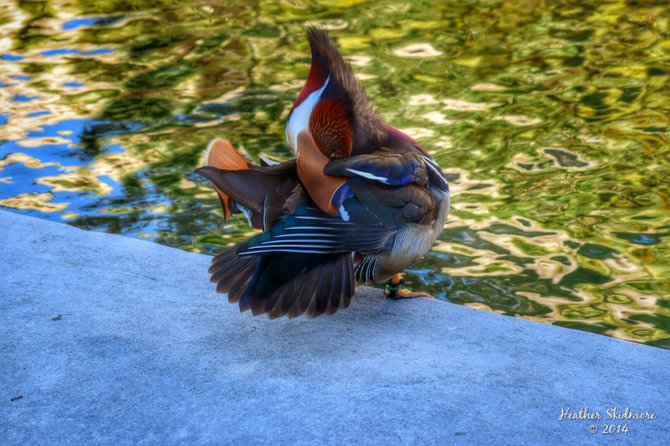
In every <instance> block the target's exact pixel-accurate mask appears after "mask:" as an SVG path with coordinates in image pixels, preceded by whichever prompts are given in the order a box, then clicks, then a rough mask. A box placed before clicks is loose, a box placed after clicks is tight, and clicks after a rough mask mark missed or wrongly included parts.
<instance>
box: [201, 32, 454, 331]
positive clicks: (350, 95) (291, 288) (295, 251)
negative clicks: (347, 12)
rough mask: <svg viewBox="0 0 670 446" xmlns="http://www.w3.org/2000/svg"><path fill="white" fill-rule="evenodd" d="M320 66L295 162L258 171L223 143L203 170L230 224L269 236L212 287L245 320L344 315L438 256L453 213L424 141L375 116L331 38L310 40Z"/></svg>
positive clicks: (300, 116) (305, 95)
mask: <svg viewBox="0 0 670 446" xmlns="http://www.w3.org/2000/svg"><path fill="white" fill-rule="evenodd" d="M307 38H308V41H309V44H310V47H311V51H312V64H311V68H310V72H309V76H308V78H307V82H306V83H305V85H304V87H303V88H302V90H301V92H300V94H299V95H298V98H297V99H296V101H295V104H294V105H293V108H292V110H291V113H290V115H289V118H288V120H287V123H286V140H287V142H288V144H289V145H290V147H291V148H292V150H293V151H294V153H295V155H296V156H295V159H293V160H290V161H286V162H283V163H274V162H270V161H268V160H261V164H260V165H255V164H252V163H251V162H249V161H248V160H247V159H246V158H244V157H243V156H242V155H240V154H239V153H238V152H237V151H236V150H235V149H234V148H233V146H232V145H231V144H230V143H229V142H228V141H226V140H223V139H215V140H214V141H212V143H210V146H209V148H208V151H207V155H206V166H205V167H201V168H199V169H198V170H197V172H198V173H200V174H201V175H203V176H204V177H206V178H208V179H209V180H210V181H211V182H212V184H213V185H214V188H215V189H216V191H217V193H218V195H219V198H220V200H221V205H222V206H223V209H224V216H225V218H228V217H229V216H230V215H231V214H233V213H242V214H244V215H245V216H246V217H247V219H248V220H249V224H250V225H251V226H253V227H254V228H257V229H260V230H262V231H263V232H262V233H261V234H258V235H256V236H254V237H251V238H250V239H248V240H246V241H244V242H242V243H239V244H238V245H235V246H233V247H231V248H228V249H227V250H226V251H224V252H222V253H221V254H219V255H217V256H215V257H214V258H213V260H212V266H211V267H210V270H209V271H210V273H211V274H212V276H211V280H212V282H215V283H216V284H217V291H218V292H221V293H227V294H228V299H229V300H230V302H239V306H240V310H241V311H245V310H251V311H252V313H253V314H254V315H258V314H268V316H269V317H270V318H276V317H281V316H289V317H295V316H298V315H301V314H303V313H307V315H309V316H312V317H313V316H318V315H321V314H324V313H326V314H332V313H334V312H336V311H337V310H338V309H341V308H346V307H347V306H349V303H350V302H351V298H352V297H353V295H354V290H355V285H356V284H360V283H372V282H379V281H384V280H389V283H388V285H387V295H389V296H390V297H413V296H417V295H423V293H411V292H409V291H407V290H404V289H402V287H401V286H400V284H401V280H402V279H401V275H400V273H401V272H402V271H403V270H405V269H406V268H408V267H410V266H411V265H412V264H414V263H415V262H416V261H418V260H419V259H420V258H421V257H422V256H423V255H424V254H426V252H428V250H429V249H430V247H431V246H432V245H433V243H434V242H435V240H436V239H437V237H438V236H439V234H440V233H441V232H442V228H443V226H444V224H445V222H446V219H447V214H448V211H449V185H448V183H447V181H446V179H445V178H444V175H443V173H442V169H441V168H440V167H439V166H438V165H437V164H436V163H435V161H433V160H432V158H431V157H430V155H429V154H428V153H427V152H426V151H425V150H424V149H423V148H422V147H421V145H419V143H417V142H416V141H415V140H414V139H412V138H411V137H409V136H408V135H406V134H404V133H402V132H401V131H399V130H397V129H394V128H392V127H391V126H389V125H388V124H386V123H385V122H383V120H382V119H381V118H380V117H379V116H378V115H377V114H376V113H375V112H374V110H373V109H372V107H371V106H370V103H369V101H368V99H367V97H366V95H365V92H364V90H363V88H362V86H361V84H360V83H359V82H358V80H357V79H356V77H355V76H354V74H353V71H352V69H351V65H350V64H348V63H347V62H346V61H345V60H344V59H343V58H342V56H341V55H340V54H339V52H338V51H337V49H336V48H335V46H334V44H333V43H332V41H331V40H330V39H329V38H328V36H327V34H326V33H325V32H323V31H321V30H319V29H314V28H312V29H310V30H309V31H308V33H307Z"/></svg>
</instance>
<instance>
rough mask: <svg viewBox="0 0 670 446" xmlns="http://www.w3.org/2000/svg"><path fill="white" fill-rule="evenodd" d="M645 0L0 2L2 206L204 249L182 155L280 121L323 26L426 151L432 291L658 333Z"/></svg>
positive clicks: (660, 260)
mask: <svg viewBox="0 0 670 446" xmlns="http://www.w3.org/2000/svg"><path fill="white" fill-rule="evenodd" d="M666 12H667V4H665V2H662V1H656V2H655V1H648V2H644V3H643V4H638V3H635V5H633V4H632V3H630V4H628V3H625V2H622V3H618V4H601V2H595V1H594V2H579V3H575V2H553V3H551V4H541V5H538V7H537V8H529V7H527V2H518V1H499V2H488V3H485V4H484V3H481V4H477V3H474V4H467V5H465V4H462V2H456V1H454V2H443V3H439V4H433V5H431V6H430V8H428V7H425V5H424V6H422V5H419V4H416V5H414V4H407V3H406V2H394V1H362V2H356V3H353V4H352V2H337V1H329V2H318V3H317V2H312V1H303V0H300V1H295V2H285V1H277V2H252V1H237V2H236V1H233V2H226V4H225V5H223V4H222V3H221V2H218V1H214V0H198V1H194V2H187V3H184V2H182V3H178V4H174V3H173V2H168V1H152V2H133V6H132V8H131V7H130V4H128V3H126V2H112V1H109V2H107V1H98V2H78V3H71V2H61V1H56V0H53V1H34V2H3V4H2V5H0V30H1V31H2V34H3V35H4V36H6V38H4V39H1V40H0V64H1V66H2V70H0V104H2V107H0V206H3V207H5V208H9V209H12V210H14V211H16V212H21V213H25V214H29V215H34V216H38V217H43V218H48V219H52V220H57V221H65V222H67V223H69V224H72V225H75V226H78V227H82V228H87V229H93V230H99V231H107V232H114V233H123V234H128V235H131V236H135V237H141V238H147V239H150V240H154V241H157V242H159V243H164V244H168V245H171V246H176V247H180V248H182V249H186V250H191V251H198V252H209V253H212V252H215V251H217V250H219V249H220V248H221V247H222V246H225V245H229V244H231V243H234V242H236V241H239V240H241V239H243V238H246V237H248V235H249V230H248V229H247V228H246V227H245V226H244V225H243V221H242V220H237V219H233V220H232V221H231V222H230V223H228V224H223V223H222V220H221V212H220V210H219V209H218V200H217V199H216V196H215V194H213V193H212V190H211V189H210V188H209V186H208V185H207V184H206V183H205V182H204V181H202V180H200V179H199V178H197V177H196V176H195V175H193V174H192V170H193V168H194V167H196V166H197V165H199V163H200V157H201V156H202V152H203V150H204V148H205V146H206V144H207V142H208V141H209V140H210V139H211V138H213V137H214V136H220V135H227V136H228V137H230V138H231V139H233V140H234V141H235V143H236V145H240V146H241V147H242V149H243V150H244V151H246V153H247V154H248V155H249V156H251V157H256V156H257V155H259V154H267V155H270V156H272V157H274V158H276V159H281V158H286V157H289V156H291V154H290V151H289V150H288V147H287V146H286V145H285V143H284V142H283V122H284V120H285V119H286V116H287V113H288V110H289V109H290V106H291V103H292V101H293V99H294V98H295V96H296V94H297V91H298V90H299V88H300V86H301V80H302V79H304V77H305V76H306V74H307V70H308V63H309V57H308V54H309V53H308V51H307V44H306V42H305V40H304V27H305V24H306V23H308V24H317V25H321V26H323V27H325V28H328V29H331V30H332V34H333V35H334V36H335V37H336V39H337V41H338V44H339V46H340V47H341V48H342V51H343V52H344V53H345V54H346V55H347V56H348V57H350V59H351V60H352V63H353V64H354V65H355V69H356V71H357V72H358V73H359V74H360V78H361V79H362V80H363V82H364V83H365V85H366V87H367V88H368V91H369V93H370V95H371V96H372V97H373V100H374V102H375V104H377V106H378V108H379V110H380V112H381V113H382V114H383V116H384V117H385V118H386V119H387V120H388V121H389V122H391V123H392V124H393V125H394V126H396V127H398V128H402V129H404V130H406V131H407V132H408V133H411V134H412V135H414V136H415V137H417V138H419V139H421V141H422V142H423V143H424V144H425V146H426V147H427V148H428V149H430V150H431V152H432V153H433V155H434V156H435V157H436V158H437V159H438V161H439V162H440V164H441V165H443V166H445V167H446V170H447V173H448V174H449V178H450V181H451V184H452V190H453V193H454V198H453V209H452V216H451V218H450V220H449V223H448V224H447V227H446V229H445V233H444V235H443V236H442V237H441V239H440V241H439V243H438V244H437V245H436V246H435V249H434V250H433V251H431V253H430V254H429V255H428V256H427V257H426V258H425V259H424V260H423V261H422V262H420V263H419V264H417V265H416V267H415V268H414V269H413V270H412V271H411V274H410V275H409V277H408V280H409V282H410V284H411V285H412V286H414V287H415V288H420V289H425V290H426V291H428V292H431V293H433V294H435V295H437V296H439V297H441V298H443V299H448V300H451V301H453V302H456V303H460V304H464V305H468V306H472V307H477V308H482V309H486V310H490V311H495V312H499V313H503V314H507V315H513V316H518V317H524V318H528V319H534V320H540V321H543V322H548V323H553V324H557V325H562V326H566V327H570V328H576V329H580V330H587V331H592V332H596V333H601V334H605V335H609V336H616V337H620V338H623V339H629V340H633V341H637V342H646V343H649V344H652V345H656V346H660V347H665V348H670V303H669V302H670V280H669V279H670V265H669V264H670V241H669V240H670V217H669V215H670V214H669V212H668V210H669V208H670V181H668V178H670V141H669V138H668V133H669V130H668V129H669V128H670V122H669V121H670V97H669V96H668V90H667V85H668V84H669V81H670V79H669V77H670V69H669V68H668V66H669V65H668V64H669V63H670V37H669V33H670V29H669V27H670V22H668V21H667V19H665V17H666V15H667V14H666Z"/></svg>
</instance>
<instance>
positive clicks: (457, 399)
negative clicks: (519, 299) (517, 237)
mask: <svg viewBox="0 0 670 446" xmlns="http://www.w3.org/2000/svg"><path fill="white" fill-rule="evenodd" d="M0 246H1V249H0V294H1V297H0V444H2V445H8V444H114V445H116V444H137V443H141V444H161V445H167V444H235V445H247V444H305V445H307V444H309V445H312V444H332V445H342V444H421V445H430V444H467V445H475V444H477V445H483V444H517V445H518V444H530V445H539V444H636V445H644V444H662V443H663V442H664V441H667V440H668V438H670V422H669V421H668V415H670V410H669V409H670V402H669V397H668V382H669V381H670V380H669V379H668V378H670V371H669V370H670V367H669V366H670V351H666V350H661V349H657V348H653V347H648V346H644V345H638V344H634V343H629V342H624V341H620V340H616V339H610V338H607V337H603V336H598V335H593V334H589V333H584V332H579V331H573V330H568V329H563V328H559V327H553V326H549V325H544V324H539V323H534V322H529V321H525V320H521V319H515V318H511V317H504V316H499V315H496V314H492V313H488V312H485V311H478V310H473V309H470V308H466V307H462V306H457V305H452V304H449V303H444V302H438V301H433V300H428V299H415V300H409V301H401V302H394V301H386V300H383V299H382V298H381V296H380V292H379V291H377V290H372V289H369V288H363V289H362V290H361V291H360V293H359V294H360V295H359V297H358V298H357V299H355V301H354V303H353V304H352V306H351V307H350V308H349V309H348V310H345V311H342V312H340V313H338V314H337V315H336V316H332V317H321V318H317V319H313V320H310V319H297V320H286V319H280V320H276V321H269V320H267V319H266V318H262V317H261V318H252V317H251V316H250V315H249V314H247V313H245V314H240V313H239V312H238V310H237V307H236V306H234V305H230V304H228V303H227V302H226V300H225V298H224V297H223V296H220V295H216V294H215V293H214V289H213V286H212V284H210V283H209V282H208V274H207V267H208V265H209V261H210V258H209V257H207V256H204V255H196V254H189V253H186V252H182V251H178V250H175V249H171V248H167V247H164V246H159V245H156V244H152V243H148V242H144V241H140V240H134V239H130V238H126V237H121V236H115V235H109V234H99V233H90V232H85V231H81V230H78V229H75V228H72V227H68V226H66V225H62V224H58V223H51V222H48V221H44V220H38V219H34V218H29V217H25V216H21V215H17V214H13V213H8V212H3V211H0ZM586 406H588V409H589V411H590V413H591V414H594V413H595V412H596V411H598V412H599V413H600V414H601V416H602V417H603V419H602V420H599V421H597V422H593V421H589V420H559V416H560V414H561V410H562V409H566V408H570V409H571V410H572V411H574V412H577V411H578V410H579V409H583V408H584V407H586ZM613 407H616V408H617V409H618V410H622V411H623V410H624V409H625V408H626V407H630V408H631V409H632V410H634V411H636V412H639V411H648V412H652V411H653V412H655V414H656V416H657V419H655V420H627V421H619V422H616V423H614V424H621V425H623V424H627V425H628V431H629V432H628V434H626V435H624V434H611V435H603V434H601V433H600V432H599V433H597V434H591V433H589V432H588V429H589V426H590V425H591V424H595V425H596V427H597V428H598V429H599V431H600V430H602V429H603V425H605V424H613V423H612V422H611V421H608V420H605V418H606V417H607V413H606V410H607V409H611V408H613ZM663 439H665V440H663ZM666 444H667V443H666Z"/></svg>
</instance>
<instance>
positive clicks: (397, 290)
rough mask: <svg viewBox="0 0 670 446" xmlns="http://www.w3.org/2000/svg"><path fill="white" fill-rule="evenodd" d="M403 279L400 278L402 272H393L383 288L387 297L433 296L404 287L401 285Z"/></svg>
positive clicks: (403, 281)
mask: <svg viewBox="0 0 670 446" xmlns="http://www.w3.org/2000/svg"><path fill="white" fill-rule="evenodd" d="M404 283H405V280H404V279H403V278H402V273H397V274H394V275H393V277H391V279H389V282H388V283H387V284H386V287H385V288H384V295H385V296H386V297H388V298H389V299H395V300H397V299H408V298H410V297H431V298H432V297H433V296H431V295H430V294H428V293H422V292H421V291H410V290H407V289H404V288H403V287H402V286H403V284H404Z"/></svg>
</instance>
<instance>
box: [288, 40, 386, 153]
mask: <svg viewBox="0 0 670 446" xmlns="http://www.w3.org/2000/svg"><path fill="white" fill-rule="evenodd" d="M307 39H308V41H309V45H310V48H311V52H312V65H311V67H310V70H309V75H308V77H307V81H306V82H305V85H304V86H303V88H302V90H301V91H300V94H299V95H298V98H297V99H296V101H295V103H294V104H293V108H292V109H291V113H290V115H289V118H288V121H287V122H286V139H287V141H288V143H289V145H290V146H291V148H292V149H293V151H294V152H295V153H296V155H300V151H301V150H300V149H301V147H300V144H299V141H298V140H299V138H298V135H299V134H300V133H302V132H307V133H309V135H310V136H311V139H313V141H314V144H315V145H316V147H317V148H318V150H319V152H321V153H322V154H323V155H325V156H326V157H328V158H344V157H347V156H350V155H352V154H353V155H357V154H361V153H365V152H367V151H370V150H374V149H375V148H377V147H379V145H380V144H381V143H382V142H383V140H384V139H385V137H386V135H387V133H386V128H385V126H384V123H383V122H382V120H381V119H380V118H379V117H378V116H377V114H376V113H375V112H374V110H373V109H372V107H371V106H370V104H369V102H368V99H367V97H366V95H365V91H364V90H363V87H362V86H361V85H360V83H359V82H358V79H356V77H355V76H354V73H353V71H352V69H351V65H350V64H349V63H347V62H346V61H345V60H344V59H343V58H342V56H341V55H340V53H339V52H338V51H337V49H336V48H335V45H333V43H332V42H331V40H330V39H329V38H328V35H327V34H326V33H325V32H324V31H322V30H319V29H316V28H310V29H309V30H308V32H307ZM301 139H303V140H305V137H303V138H301Z"/></svg>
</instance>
